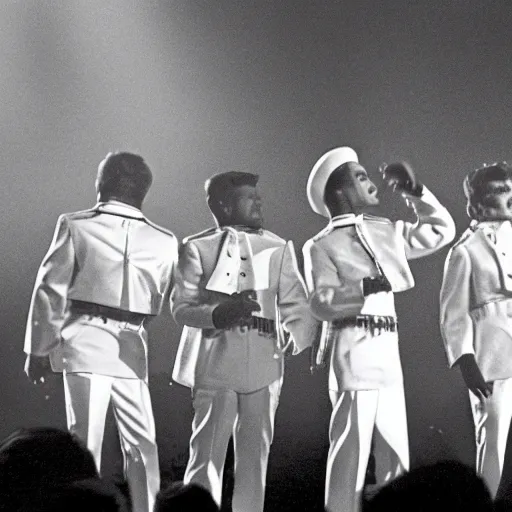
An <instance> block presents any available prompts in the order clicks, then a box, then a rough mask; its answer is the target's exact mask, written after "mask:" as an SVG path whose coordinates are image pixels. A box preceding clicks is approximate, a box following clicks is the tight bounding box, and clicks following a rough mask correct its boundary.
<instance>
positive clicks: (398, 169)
mask: <svg viewBox="0 0 512 512" xmlns="http://www.w3.org/2000/svg"><path fill="white" fill-rule="evenodd" d="M379 170H380V172H381V173H382V177H383V179H384V180H386V181H387V182H388V185H389V186H392V187H393V190H398V191H404V192H407V193H408V194H411V195H413V196H418V197H419V196H421V194H422V192H423V185H422V184H421V183H420V182H419V181H418V180H417V179H416V176H415V174H414V171H413V170H412V168H411V166H410V165H409V164H408V163H407V162H395V163H392V164H389V165H388V164H382V165H381V166H380V168H379Z"/></svg>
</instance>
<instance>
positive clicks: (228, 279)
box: [206, 226, 278, 295]
mask: <svg viewBox="0 0 512 512" xmlns="http://www.w3.org/2000/svg"><path fill="white" fill-rule="evenodd" d="M222 230H223V231H224V232H225V234H224V239H223V242H222V247H221V248H220V251H219V257H218V259H217V264H216V266H215V270H214V271H213V273H212V275H211V276H210V279H209V280H208V284H207V285H206V289H207V290H210V291H215V292H220V293H226V294H228V295H232V294H233V293H237V292H240V291H243V290H249V289H252V290H266V289H267V288H269V278H270V257H271V256H272V254H273V253H274V251H276V250H277V249H278V248H277V247H271V248H269V249H265V250H263V251H260V252H259V253H258V254H256V255H253V252H252V247H251V243H250V241H249V236H248V234H247V233H245V232H244V231H237V230H236V229H234V228H233V227H230V226H225V227H223V228H222ZM242 253H243V254H242ZM242 256H243V257H244V258H245V260H244V264H243V266H244V272H243V274H244V276H243V277H244V279H243V286H241V283H240V275H241V272H240V271H241V267H242Z"/></svg>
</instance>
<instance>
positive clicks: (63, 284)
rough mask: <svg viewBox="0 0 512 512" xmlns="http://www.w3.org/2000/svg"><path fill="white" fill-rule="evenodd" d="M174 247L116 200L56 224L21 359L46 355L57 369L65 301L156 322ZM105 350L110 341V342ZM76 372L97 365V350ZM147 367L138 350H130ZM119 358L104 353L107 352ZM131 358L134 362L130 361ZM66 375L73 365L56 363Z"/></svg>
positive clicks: (160, 230)
mask: <svg viewBox="0 0 512 512" xmlns="http://www.w3.org/2000/svg"><path fill="white" fill-rule="evenodd" d="M177 255H178V242H177V239H176V237H175V236H174V235H173V234H172V233H171V232H169V231H167V230H165V229H163V228H161V227H159V226H157V225H156V224H153V223H152V222H150V221H149V220H148V219H147V218H146V217H145V216H144V215H143V214H142V212H141V211H140V210H139V209H137V208H134V207H132V206H129V205H127V204H124V203H121V202H118V201H108V202H104V203H98V204H97V205H96V206H95V207H94V208H91V209H90V210H85V211H80V212H75V213H68V214H63V215H61V216H60V217H59V219H58V222H57V226H56V229H55V234H54V237H53V240H52V243H51V245H50V248H49V250H48V252H47V254H46V256H45V257H44V259H43V262H42V263H41V266H40V268H39V271H38V273H37V277H36V282H35V286H34V291H33V294H32V300H31V303H30V309H29V313H28V320H27V328H26V333H25V347H24V350H25V352H26V353H27V354H34V355H38V356H45V355H50V356H51V361H52V367H53V369H54V370H56V371H57V370H61V369H62V368H63V361H62V358H61V351H60V348H61V347H60V344H61V342H62V337H61V330H62V328H63V325H64V323H65V320H66V319H67V318H68V317H69V309H68V305H69V304H68V300H69V299H74V300H80V301H85V302H92V303H96V304H101V305H104V306H109V307H112V308H117V309H121V310H126V311H132V312H136V313H142V314H145V315H157V314H158V313H160V311H161V309H162V303H163V301H164V298H165V297H166V296H168V294H169V292H170V287H171V286H172V274H173V269H174V265H175V264H176V262H177ZM112 343H117V341H116V340H115V339H114V338H112ZM83 349H84V351H89V352H90V353H88V354H87V355H86V356H87V357H85V358H83V357H82V358H81V360H84V359H85V360H87V361H89V362H88V363H87V364H88V367H87V368H84V367H82V366H81V367H80V368H79V370H80V371H96V370H97V369H98V368H101V366H102V358H104V353H103V350H102V347H99V346H97V344H91V345H87V346H85V345H84V347H83ZM133 349H134V350H138V351H140V352H141V354H139V356H140V357H141V358H143V359H146V361H147V354H146V352H145V351H146V347H144V346H142V345H140V343H139V345H138V346H136V347H134V348H133ZM115 352H119V347H117V349H116V348H115V347H109V350H108V351H107V353H110V354H112V353H115ZM136 356H137V354H135V355H134V357H135V358H136ZM64 363H65V364H64V368H65V369H66V370H68V371H78V369H77V368H75V364H76V363H75V362H74V361H72V360H66V361H64Z"/></svg>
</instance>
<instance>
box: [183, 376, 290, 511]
mask: <svg viewBox="0 0 512 512" xmlns="http://www.w3.org/2000/svg"><path fill="white" fill-rule="evenodd" d="M281 383H282V381H281V380H277V381H275V382H273V383H272V384H271V385H270V386H268V387H265V388H263V389H260V390H258V391H255V392H253V393H236V392H235V391H230V390H214V389H195V390H194V391H193V406H194V419H193V423H192V436H191V438H190V454H189V460H188V464H187V469H186V472H185V477H184V482H185V483H186V484H188V483H191V482H193V483H196V484H199V485H202V486H203V487H205V488H206V489H208V490H209V491H210V493H211V495H212V496H213V498H214V500H215V501H216V502H217V505H219V507H220V504H221V500H222V477H223V472H224V462H225V459H226V451H227V447H228V443H229V439H230V438H231V436H232V435H233V441H234V451H235V468H234V480H235V483H234V490H233V500H232V505H233V512H262V511H263V503H264V499H265V482H266V477H267V464H268V456H269V451H270V445H271V443H272V439H273V436H274V419H275V414H276V410H277V405H278V401H279V393H280V391H281Z"/></svg>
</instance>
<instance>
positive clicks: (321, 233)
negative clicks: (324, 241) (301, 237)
mask: <svg viewBox="0 0 512 512" xmlns="http://www.w3.org/2000/svg"><path fill="white" fill-rule="evenodd" d="M333 229H334V228H333V227H332V224H327V226H325V228H324V229H322V230H321V231H319V232H318V233H317V234H316V235H315V236H313V237H312V238H311V239H310V240H311V241H312V242H318V240H320V239H321V238H324V237H326V236H327V235H328V234H329V233H331V232H332V230H333Z"/></svg>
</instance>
